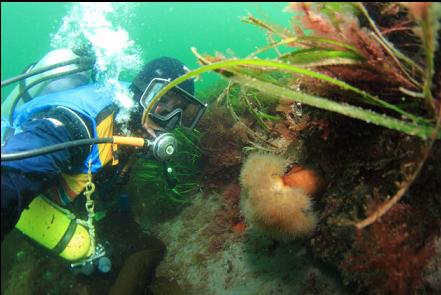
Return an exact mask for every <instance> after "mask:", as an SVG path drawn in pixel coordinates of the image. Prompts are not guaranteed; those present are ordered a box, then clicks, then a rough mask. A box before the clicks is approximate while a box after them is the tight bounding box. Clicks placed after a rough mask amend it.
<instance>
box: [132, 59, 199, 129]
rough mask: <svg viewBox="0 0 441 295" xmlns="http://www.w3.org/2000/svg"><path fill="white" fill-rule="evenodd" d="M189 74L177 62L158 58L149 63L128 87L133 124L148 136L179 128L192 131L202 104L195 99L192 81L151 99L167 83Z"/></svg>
mask: <svg viewBox="0 0 441 295" xmlns="http://www.w3.org/2000/svg"><path fill="white" fill-rule="evenodd" d="M186 72H188V69H187V67H186V66H185V65H184V64H183V63H182V62H180V61H179V60H177V59H174V58H170V57H161V58H158V59H155V60H153V61H151V62H149V63H148V64H147V65H145V66H144V68H143V69H142V71H141V72H140V73H139V74H138V75H137V76H136V78H135V79H134V80H133V83H132V85H131V87H130V88H131V90H132V92H133V93H134V100H135V102H136V103H137V106H136V107H137V109H136V111H135V114H134V117H135V118H133V119H134V120H132V121H133V123H134V124H140V125H138V128H139V127H140V126H142V127H143V128H144V129H145V130H147V131H148V132H149V133H150V134H151V135H154V134H155V132H158V131H159V132H161V131H162V132H164V131H171V130H173V129H174V128H176V127H178V126H180V127H184V128H188V129H192V128H194V126H195V125H196V124H197V123H198V121H199V119H200V118H201V116H202V114H203V112H204V110H205V107H206V106H205V105H204V104H203V103H201V102H200V101H199V100H197V99H196V98H195V97H194V81H193V79H188V80H186V81H184V82H182V83H181V84H179V85H178V86H175V87H174V88H172V89H171V90H169V91H167V93H166V94H164V95H163V96H162V97H161V98H160V99H159V100H157V99H155V100H154V98H155V97H156V94H158V93H159V91H160V90H161V89H162V88H163V87H165V86H166V85H167V84H168V83H169V82H170V81H172V80H174V79H176V78H178V77H180V76H182V75H184V74H185V73H186Z"/></svg>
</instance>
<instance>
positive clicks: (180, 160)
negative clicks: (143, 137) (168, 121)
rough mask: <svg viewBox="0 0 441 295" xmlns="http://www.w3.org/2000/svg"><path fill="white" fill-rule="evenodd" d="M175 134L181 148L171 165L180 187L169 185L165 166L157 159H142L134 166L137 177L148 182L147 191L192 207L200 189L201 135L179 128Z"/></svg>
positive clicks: (170, 162)
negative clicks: (192, 195)
mask: <svg viewBox="0 0 441 295" xmlns="http://www.w3.org/2000/svg"><path fill="white" fill-rule="evenodd" d="M173 134H174V136H175V137H176V139H177V141H178V149H177V152H176V155H175V156H174V157H173V158H172V159H171V160H170V161H169V164H170V166H171V167H172V168H173V170H174V172H175V177H176V180H177V184H176V186H175V187H174V188H170V187H169V186H168V184H167V182H166V180H165V177H164V166H163V165H164V164H163V163H160V162H158V161H156V160H153V159H148V160H147V159H140V160H138V162H137V163H136V165H135V167H134V177H135V178H136V180H138V181H141V182H145V183H146V189H147V190H149V191H150V190H151V191H152V192H154V194H155V195H157V196H159V197H161V198H164V199H165V200H167V201H169V202H172V203H175V204H188V203H191V199H189V198H188V197H189V196H190V195H191V194H193V193H195V192H197V191H198V190H199V185H198V183H197V179H198V177H199V169H198V168H199V161H200V158H201V150H200V148H199V146H198V142H199V138H200V133H199V132H198V131H197V130H193V131H191V132H189V131H186V130H183V129H180V128H178V129H176V130H174V131H173Z"/></svg>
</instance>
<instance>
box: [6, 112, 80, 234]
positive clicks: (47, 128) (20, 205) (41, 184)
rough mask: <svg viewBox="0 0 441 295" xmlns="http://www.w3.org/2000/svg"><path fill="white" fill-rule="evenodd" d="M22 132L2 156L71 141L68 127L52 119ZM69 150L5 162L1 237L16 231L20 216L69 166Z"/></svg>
mask: <svg viewBox="0 0 441 295" xmlns="http://www.w3.org/2000/svg"><path fill="white" fill-rule="evenodd" d="M22 129H23V132H21V133H19V134H17V135H15V136H13V137H11V138H9V139H8V141H7V143H6V144H5V146H4V147H3V148H2V153H12V152H18V151H23V150H28V149H33V148H40V147H44V146H47V145H52V144H58V143H62V142H66V141H70V140H72V136H71V134H70V132H69V131H68V129H67V127H66V126H65V125H62V126H55V124H54V123H52V122H51V121H50V120H47V119H37V120H32V121H29V122H26V123H25V124H23V125H22ZM70 159H71V155H70V151H69V150H60V151H57V152H54V153H49V154H44V155H41V156H37V157H32V158H27V159H23V160H20V161H11V162H2V171H1V174H2V179H1V186H2V191H1V203H2V211H1V214H2V215H1V216H2V217H1V218H2V220H1V236H2V240H3V238H4V236H5V235H6V234H7V233H8V232H9V231H10V230H11V229H12V228H14V226H15V224H16V223H17V221H18V219H19V217H20V213H21V212H22V210H23V209H24V208H26V207H27V206H28V205H29V203H30V202H31V201H32V199H33V198H34V197H35V196H36V195H38V194H39V193H41V192H43V191H44V190H45V189H46V188H47V187H48V185H49V184H50V183H51V182H52V181H54V179H55V177H57V175H58V174H59V173H60V172H61V171H64V170H65V169H66V166H67V165H69V164H70Z"/></svg>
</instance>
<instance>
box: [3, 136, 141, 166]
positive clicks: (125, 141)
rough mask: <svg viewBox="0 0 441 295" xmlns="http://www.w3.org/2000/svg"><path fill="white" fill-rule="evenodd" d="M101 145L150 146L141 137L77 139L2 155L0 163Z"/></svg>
mask: <svg viewBox="0 0 441 295" xmlns="http://www.w3.org/2000/svg"><path fill="white" fill-rule="evenodd" d="M103 143H104V144H105V143H113V144H121V145H129V146H134V147H149V145H150V142H149V141H148V140H146V139H144V138H141V137H124V136H113V137H104V138H88V139H79V140H73V141H68V142H63V143H59V144H54V145H49V146H46V147H42V148H38V149H33V150H28V151H22V152H15V153H8V154H3V153H2V154H1V161H2V162H3V161H5V162H6V161H15V160H21V159H25V158H30V157H36V156H40V155H43V154H47V153H52V152H56V151H59V150H63V149H66V148H71V147H76V146H81V145H91V144H103Z"/></svg>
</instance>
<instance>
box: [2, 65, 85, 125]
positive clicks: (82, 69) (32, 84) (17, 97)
mask: <svg viewBox="0 0 441 295" xmlns="http://www.w3.org/2000/svg"><path fill="white" fill-rule="evenodd" d="M88 69H89V68H88V67H79V68H78V69H73V70H70V71H67V72H64V73H57V74H53V75H50V76H46V77H42V78H40V79H38V80H36V81H34V82H32V83H30V84H29V85H27V86H26V87H25V88H24V89H22V91H21V92H20V93H18V94H17V96H16V97H15V98H14V100H13V102H12V106H11V110H10V114H9V124H11V125H13V121H12V120H13V116H14V112H15V108H16V107H17V103H18V102H19V101H20V98H21V97H22V96H23V94H24V93H25V92H26V91H28V90H29V89H31V88H32V87H34V86H35V85H37V84H40V83H41V82H44V81H46V80H51V79H54V80H56V79H59V78H61V77H64V76H69V75H72V74H76V73H79V72H83V71H85V70H88Z"/></svg>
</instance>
